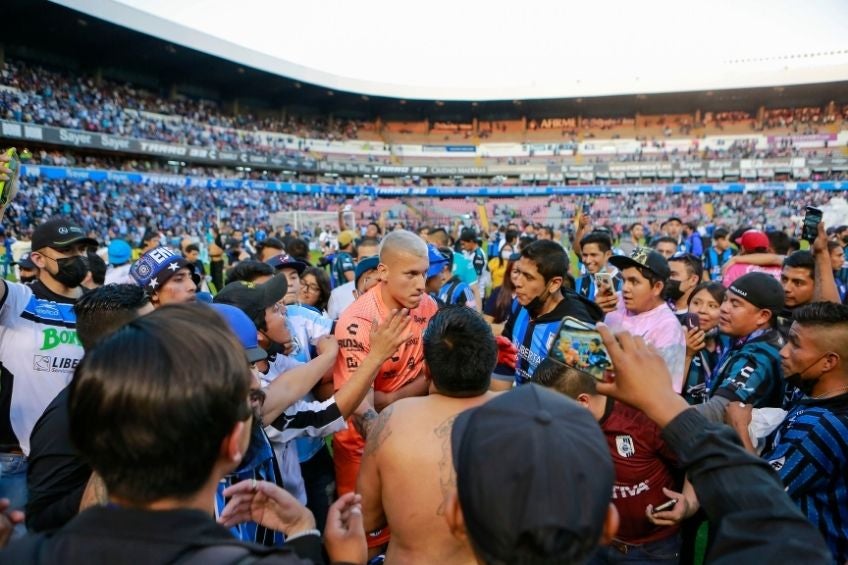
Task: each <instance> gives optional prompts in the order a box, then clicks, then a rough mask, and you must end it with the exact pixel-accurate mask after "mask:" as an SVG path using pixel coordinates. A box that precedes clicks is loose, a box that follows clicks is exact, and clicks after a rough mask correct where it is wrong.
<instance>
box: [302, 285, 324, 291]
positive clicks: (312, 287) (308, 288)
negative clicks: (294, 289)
mask: <svg viewBox="0 0 848 565" xmlns="http://www.w3.org/2000/svg"><path fill="white" fill-rule="evenodd" d="M301 288H303V289H304V290H306V291H309V292H321V287H320V286H318V285H317V284H307V283H304V284H302V285H301Z"/></svg>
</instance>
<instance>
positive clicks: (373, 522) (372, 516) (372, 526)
mask: <svg viewBox="0 0 848 565" xmlns="http://www.w3.org/2000/svg"><path fill="white" fill-rule="evenodd" d="M392 412H394V406H389V407H387V408H386V409H385V410H383V411H382V412H380V415H379V416H378V417H377V418H376V419H374V420H373V422H374V424H373V425H372V427H371V431H370V433H369V434H368V438H367V440H366V442H365V452H364V454H363V456H362V464H361V465H360V467H359V480H358V482H357V485H356V491H357V492H358V493H359V494H361V495H362V518H363V524H364V525H365V531H366V532H373V531H374V530H377V529H379V528H382V527H383V526H385V525H386V513H385V511H384V510H383V494H382V490H383V488H382V483H381V480H380V467H379V459H378V456H379V451H380V448H381V447H382V446H383V444H384V443H385V442H386V439H388V438H389V437H390V436H391V435H392V428H391V417H392Z"/></svg>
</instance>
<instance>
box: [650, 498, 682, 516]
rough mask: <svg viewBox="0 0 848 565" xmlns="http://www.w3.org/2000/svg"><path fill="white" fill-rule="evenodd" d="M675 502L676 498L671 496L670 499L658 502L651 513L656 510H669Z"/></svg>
mask: <svg viewBox="0 0 848 565" xmlns="http://www.w3.org/2000/svg"><path fill="white" fill-rule="evenodd" d="M675 504H677V499H676V498H672V499H670V500H667V501H666V502H663V503H662V504H660V505H659V506H657V507H656V508H654V509H652V510H651V514H656V513H657V512H665V511H666V510H671V509H672V508H674V505H675Z"/></svg>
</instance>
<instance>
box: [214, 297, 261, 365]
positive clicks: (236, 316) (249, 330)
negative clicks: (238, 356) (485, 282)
mask: <svg viewBox="0 0 848 565" xmlns="http://www.w3.org/2000/svg"><path fill="white" fill-rule="evenodd" d="M212 308H214V309H215V311H216V312H218V314H220V315H221V317H222V318H224V319H225V320H226V321H227V325H228V326H229V327H230V331H232V332H233V333H234V334H236V337H237V338H238V340H239V341H240V342H241V346H242V347H243V348H244V353H245V354H246V355H247V360H248V361H250V362H251V363H256V362H257V361H262V360H263V359H267V358H268V354H267V353H266V352H265V350H264V349H262V348H261V347H259V341H258V340H257V339H256V326H254V325H253V322H251V321H250V318H248V317H247V314H245V313H244V312H242V311H241V310H240V309H239V308H236V307H235V306H231V305H230V304H212Z"/></svg>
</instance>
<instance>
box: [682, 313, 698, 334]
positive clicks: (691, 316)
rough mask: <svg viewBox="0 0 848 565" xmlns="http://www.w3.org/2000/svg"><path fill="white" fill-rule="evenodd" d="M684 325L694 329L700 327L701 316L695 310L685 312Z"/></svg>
mask: <svg viewBox="0 0 848 565" xmlns="http://www.w3.org/2000/svg"><path fill="white" fill-rule="evenodd" d="M686 327H687V328H689V329H690V330H695V329H698V328H700V327H701V318H700V317H698V314H697V313H696V312H687V313H686Z"/></svg>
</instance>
